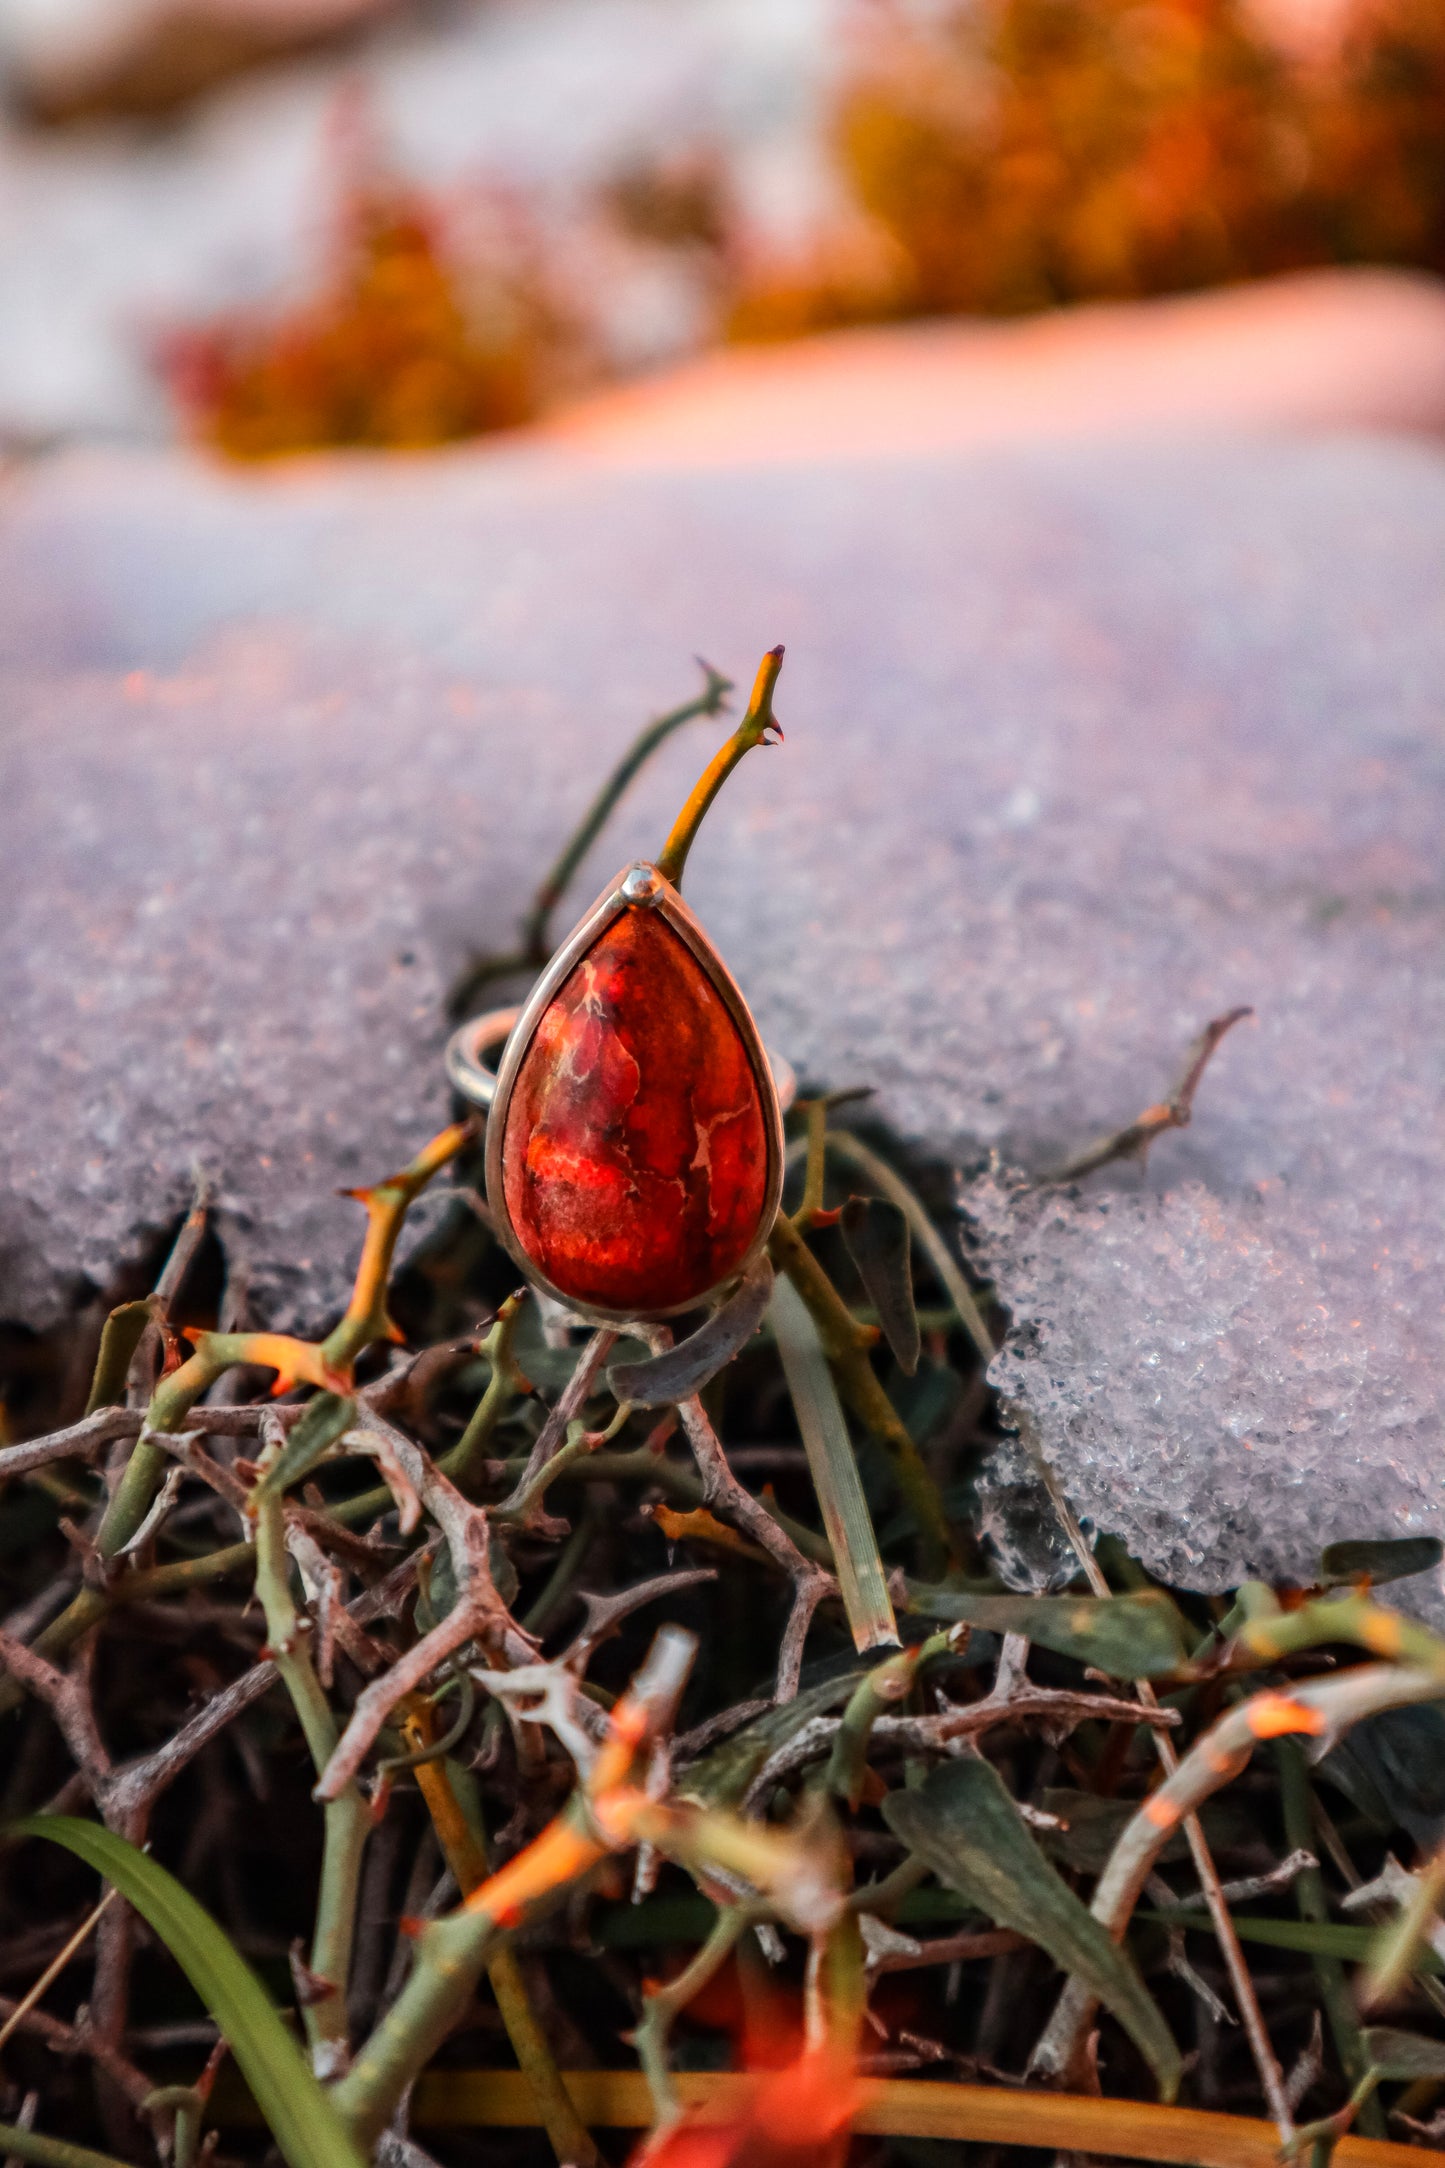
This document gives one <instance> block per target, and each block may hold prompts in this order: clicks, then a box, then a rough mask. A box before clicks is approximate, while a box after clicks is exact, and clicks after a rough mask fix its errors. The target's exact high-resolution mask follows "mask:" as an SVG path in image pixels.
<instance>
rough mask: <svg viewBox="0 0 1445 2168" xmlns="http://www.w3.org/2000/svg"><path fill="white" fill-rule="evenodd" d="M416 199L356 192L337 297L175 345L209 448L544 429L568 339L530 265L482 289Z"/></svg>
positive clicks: (218, 326) (423, 439)
mask: <svg viewBox="0 0 1445 2168" xmlns="http://www.w3.org/2000/svg"><path fill="white" fill-rule="evenodd" d="M439 228H440V219H439V216H438V214H437V212H436V211H435V210H434V208H433V207H432V206H430V205H429V204H428V203H427V202H426V201H425V200H424V199H423V198H422V197H421V196H420V195H419V194H418V193H417V192H416V191H415V190H412V189H408V188H406V187H405V186H403V185H402V184H401V183H399V182H395V181H391V180H368V181H366V182H362V183H358V184H356V185H354V186H353V187H352V189H351V190H350V191H349V194H348V199H347V203H346V206H345V213H344V218H343V225H342V234H341V238H340V242H339V244H338V247H337V250H336V262H335V264H334V267H333V268H332V270H331V272H330V275H329V277H328V279H327V281H326V283H325V287H324V290H323V291H322V293H321V294H320V295H319V296H318V297H317V298H316V299H315V300H314V301H311V302H308V303H306V304H304V305H303V306H301V307H300V308H298V309H297V310H296V311H295V312H294V313H293V314H290V315H287V316H283V317H281V318H279V319H277V320H275V321H265V320H257V319H254V318H250V317H231V318H227V319H223V320H221V321H220V322H218V323H214V324H210V325H206V326H201V327H198V328H195V329H191V330H185V331H179V332H175V333H172V334H171V336H170V337H169V338H168V339H167V340H166V341H165V343H164V347H163V350H162V354H161V364H162V368H163V370H164V373H165V375H166V376H167V378H168V380H169V382H170V384H171V387H172V389H173V391H174V392H175V394H176V396H177V398H178V399H179V401H180V403H181V405H182V407H183V409H184V410H185V412H186V413H187V414H188V416H189V417H190V420H191V423H192V426H193V428H194V429H195V432H196V434H197V435H198V436H199V437H201V438H202V439H203V440H204V441H206V442H208V443H210V444H213V445H214V446H215V447H216V448H217V449H218V450H220V451H223V452H225V453H228V454H229V455H230V456H231V457H232V458H235V459H266V458H271V457H274V456H276V455H278V454H281V453H286V452H301V451H311V450H315V449H319V448H323V447H327V446H342V445H362V446H371V447H375V448H379V449H381V448H385V449H391V450H411V449H419V448H421V447H424V446H427V445H435V444H442V443H446V442H448V441H449V440H451V439H454V438H458V437H469V436H474V435H477V434H479V433H481V432H484V431H487V430H494V429H506V428H510V427H513V426H514V425H515V424H517V423H519V422H524V421H527V420H529V419H530V418H531V417H532V416H533V415H534V414H535V413H536V412H537V410H538V407H539V405H540V404H541V400H542V386H543V381H544V378H545V376H546V373H547V370H548V367H549V365H550V363H551V361H552V359H553V358H554V356H555V352H556V350H557V349H558V347H559V346H560V345H561V344H562V343H563V341H564V332H563V327H562V326H561V323H560V320H559V318H558V316H557V314H556V312H555V311H554V310H553V309H552V307H551V305H550V304H549V302H548V301H547V299H546V297H545V295H544V293H543V291H542V286H541V281H540V279H539V278H538V277H537V276H536V274H535V272H534V271H532V270H531V269H530V268H529V267H528V266H527V264H526V263H525V261H520V262H516V263H511V264H508V265H507V266H506V267H504V268H502V267H499V266H498V265H497V264H491V265H482V266H477V267H474V268H473V269H472V270H470V271H469V273H467V274H466V275H464V274H463V273H462V272H460V271H459V270H458V269H457V268H456V267H455V266H453V265H452V264H450V263H449V262H448V260H447V258H446V256H445V254H444V252H443V248H442V244H441V238H440V232H439Z"/></svg>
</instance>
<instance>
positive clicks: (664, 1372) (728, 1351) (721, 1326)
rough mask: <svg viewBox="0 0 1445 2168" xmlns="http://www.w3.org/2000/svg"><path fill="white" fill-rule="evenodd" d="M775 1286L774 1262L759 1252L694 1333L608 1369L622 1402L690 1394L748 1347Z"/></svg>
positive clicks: (663, 1400) (644, 1404) (654, 1403)
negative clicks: (659, 1350) (673, 1344)
mask: <svg viewBox="0 0 1445 2168" xmlns="http://www.w3.org/2000/svg"><path fill="white" fill-rule="evenodd" d="M772 1292H773V1268H772V1266H771V1265H770V1264H769V1262H768V1260H767V1258H766V1257H760V1258H759V1259H758V1261H757V1263H756V1264H755V1265H754V1266H753V1269H752V1271H751V1272H749V1273H747V1274H746V1275H745V1276H744V1277H743V1278H742V1279H741V1280H739V1282H738V1284H737V1286H736V1287H735V1288H734V1289H733V1291H732V1293H731V1294H730V1295H729V1296H728V1299H727V1301H726V1302H724V1303H723V1304H722V1305H721V1306H720V1307H719V1308H718V1309H716V1310H714V1311H713V1313H712V1316H711V1317H710V1318H709V1319H708V1320H707V1323H706V1324H705V1325H700V1326H699V1327H698V1329H697V1331H696V1332H695V1333H693V1334H692V1335H691V1336H690V1338H688V1339H686V1340H680V1341H679V1342H678V1344H677V1346H676V1347H670V1348H667V1349H665V1350H664V1351H663V1353H662V1354H661V1355H649V1356H648V1357H647V1358H646V1359H645V1360H644V1361H642V1362H637V1363H614V1364H613V1365H612V1368H611V1369H610V1370H609V1371H608V1373H607V1384H608V1388H609V1390H610V1391H611V1393H612V1395H613V1397H614V1398H615V1399H616V1400H617V1401H618V1402H619V1403H620V1402H621V1401H624V1400H630V1401H631V1402H632V1405H633V1406H634V1407H635V1408H669V1407H673V1406H675V1405H676V1403H677V1402H678V1401H679V1400H690V1399H691V1398H692V1396H693V1394H694V1393H700V1392H701V1391H702V1389H703V1387H704V1385H706V1384H708V1383H709V1381H710V1380H711V1379H713V1378H715V1377H716V1376H717V1374H718V1372H719V1370H721V1369H723V1368H724V1366H725V1365H726V1364H728V1363H730V1362H731V1361H732V1359H733V1357H734V1355H736V1354H737V1353H738V1351H739V1349H740V1348H743V1347H746V1345H747V1343H748V1341H749V1340H751V1338H752V1336H753V1334H754V1333H755V1332H756V1331H757V1329H758V1327H759V1325H761V1323H762V1322H763V1313H764V1311H765V1310H766V1309H767V1307H768V1298H769V1296H770V1295H771V1294H772Z"/></svg>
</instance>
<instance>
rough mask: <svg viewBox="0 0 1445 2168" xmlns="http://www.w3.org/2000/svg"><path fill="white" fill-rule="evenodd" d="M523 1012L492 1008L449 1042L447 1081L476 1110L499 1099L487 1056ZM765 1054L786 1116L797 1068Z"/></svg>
mask: <svg viewBox="0 0 1445 2168" xmlns="http://www.w3.org/2000/svg"><path fill="white" fill-rule="evenodd" d="M521 1013H522V1010H521V1007H520V1005H519V1006H517V1007H516V1008H511V1009H488V1011H487V1013H486V1015H485V1016H474V1017H472V1018H471V1019H470V1020H469V1021H468V1022H467V1023H465V1024H460V1025H458V1027H457V1029H456V1030H455V1031H454V1032H453V1033H452V1035H451V1037H450V1038H449V1039H448V1041H447V1051H446V1057H445V1059H446V1072H447V1079H448V1081H449V1082H450V1084H451V1085H452V1087H453V1089H454V1090H456V1091H459V1092H460V1093H461V1095H462V1097H463V1099H470V1101H471V1103H472V1105H473V1106H474V1107H483V1108H485V1107H489V1106H490V1105H491V1103H492V1101H493V1100H494V1099H495V1097H496V1096H497V1072H496V1070H495V1069H494V1068H492V1067H490V1066H489V1064H488V1062H487V1061H486V1059H485V1057H486V1055H488V1054H491V1053H494V1052H495V1051H496V1050H497V1049H498V1048H500V1047H503V1046H505V1045H506V1043H507V1041H508V1039H509V1038H510V1037H511V1035H512V1027H513V1025H514V1024H515V1023H516V1021H517V1018H518V1017H519V1016H520V1015H521ZM763 1051H764V1053H765V1054H766V1055H767V1057H768V1067H769V1068H770V1069H771V1070H772V1072H773V1086H774V1089H775V1090H776V1092H777V1095H778V1109H779V1112H780V1113H783V1114H786V1113H787V1111H788V1109H789V1107H790V1106H791V1105H792V1104H793V1101H794V1100H795V1099H796V1098H797V1096H798V1079H797V1077H796V1076H795V1075H794V1073H793V1065H792V1063H791V1062H789V1061H784V1059H783V1057H782V1055H781V1054H775V1053H774V1052H773V1050H772V1048H771V1047H764V1049H763Z"/></svg>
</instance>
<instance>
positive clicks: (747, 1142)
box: [502, 910, 768, 1316]
mask: <svg viewBox="0 0 1445 2168" xmlns="http://www.w3.org/2000/svg"><path fill="white" fill-rule="evenodd" d="M506 1123H507V1126H506V1131H505V1134H504V1136H503V1140H502V1180H503V1186H504V1190H505V1195H506V1203H507V1212H508V1215H509V1216H510V1218H511V1222H512V1226H513V1228H514V1229H515V1231H516V1234H517V1237H518V1240H519V1241H520V1242H521V1245H522V1247H523V1249H524V1250H525V1251H526V1253H527V1255H528V1256H529V1257H530V1258H531V1259H532V1261H533V1262H534V1263H535V1265H536V1266H537V1268H538V1270H539V1271H540V1272H542V1273H543V1274H545V1276H546V1278H547V1279H549V1280H550V1281H551V1283H552V1285H553V1286H554V1287H556V1288H558V1289H559V1290H560V1291H561V1292H562V1293H563V1294H564V1295H570V1296H572V1297H573V1298H574V1299H575V1300H576V1301H578V1302H584V1303H592V1304H595V1305H596V1306H597V1307H598V1308H600V1309H604V1310H620V1311H626V1312H628V1313H630V1314H632V1315H636V1316H641V1315H645V1314H646V1313H647V1312H649V1311H659V1310H669V1309H671V1308H672V1307H673V1306H674V1305H675V1304H681V1303H686V1302H690V1301H693V1300H695V1299H696V1298H697V1297H699V1296H701V1295H704V1294H706V1293H707V1291H708V1290H709V1289H710V1288H712V1287H716V1286H717V1284H718V1282H719V1281H721V1280H725V1279H726V1278H727V1276H728V1274H729V1273H730V1272H732V1271H733V1270H734V1269H735V1268H736V1267H737V1266H738V1265H739V1264H740V1263H741V1262H742V1259H743V1257H744V1256H745V1255H746V1253H747V1250H748V1247H749V1245H750V1243H751V1242H752V1239H753V1237H754V1235H755V1234H756V1233H757V1228H758V1219H759V1216H760V1214H761V1212H762V1208H763V1197H764V1192H765V1189H766V1185H767V1173H768V1151H767V1130H766V1125H765V1122H764V1118H763V1107H762V1099H761V1096H760V1094H759V1090H758V1082H757V1078H756V1077H755V1076H754V1074H753V1066H752V1063H751V1061H750V1060H749V1059H748V1051H747V1048H746V1046H745V1045H744V1043H743V1039H742V1034H741V1033H740V1032H739V1030H738V1027H737V1025H736V1024H735V1023H734V1022H733V1019H732V1016H731V1015H730V1013H729V1011H728V1008H727V1004H726V1003H725V1002H724V1001H723V999H722V997H721V995H720V994H719V993H718V992H717V989H716V988H715V987H714V986H713V984H712V981H711V980H710V979H709V978H708V976H707V973H706V972H705V971H704V970H703V968H702V966H701V965H700V964H699V963H698V961H697V958H696V957H695V956H694V955H693V954H692V951H691V950H690V949H689V948H688V947H687V945H686V943H685V942H684V941H682V940H681V939H680V938H679V937H678V935H677V934H675V933H674V932H673V930H672V928H671V927H670V926H669V925H668V924H667V922H666V920H665V919H663V918H662V917H661V916H660V915H659V914H658V913H657V912H655V911H649V910H630V911H624V912H623V913H622V914H621V916H620V917H619V918H616V919H614V920H613V922H612V924H611V925H610V926H609V927H608V928H607V929H606V931H605V932H604V933H603V934H602V935H601V937H600V938H599V939H598V941H597V942H596V943H595V945H594V946H593V947H592V948H591V949H590V950H589V951H588V953H587V954H586V955H585V956H584V957H583V959H582V961H581V962H580V963H579V964H577V965H576V967H575V968H574V969H573V970H572V971H571V972H570V973H569V974H568V976H567V978H566V979H565V980H564V981H563V983H562V985H561V986H560V987H559V988H558V990H557V993H556V994H555V996H554V997H553V999H552V1001H551V1002H550V1003H549V1005H548V1007H547V1008H546V1010H545V1011H544V1012H543V1015H542V1020H541V1022H540V1023H539V1024H538V1026H537V1029H536V1032H535V1034H534V1036H533V1039H532V1043H531V1045H530V1046H529V1047H528V1049H527V1052H526V1055H525V1056H524V1058H523V1061H522V1066H521V1068H520V1069H519V1070H518V1072H517V1080H516V1082H515V1084H514V1085H513V1087H512V1093H511V1098H510V1100H509V1102H508V1106H507V1116H506Z"/></svg>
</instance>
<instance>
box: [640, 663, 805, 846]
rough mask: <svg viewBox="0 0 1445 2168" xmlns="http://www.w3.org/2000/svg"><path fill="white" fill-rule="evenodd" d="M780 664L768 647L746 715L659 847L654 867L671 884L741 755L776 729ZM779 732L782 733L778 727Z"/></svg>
mask: <svg viewBox="0 0 1445 2168" xmlns="http://www.w3.org/2000/svg"><path fill="white" fill-rule="evenodd" d="M782 667H783V650H782V648H781V647H770V648H769V649H768V652H767V654H766V655H764V657H763V659H762V661H761V663H759V665H758V674H757V677H756V678H755V679H754V680H753V690H752V697H751V698H750V699H749V701H748V711H747V713H746V715H745V716H744V717H743V719H742V721H741V722H740V723H739V724H738V727H737V729H736V730H735V731H734V732H733V734H732V736H731V737H730V738H729V739H728V741H727V744H726V745H724V746H723V747H722V748H721V749H720V750H719V751H718V752H717V753H716V754H715V755H714V756H713V759H712V760H711V761H710V762H709V764H708V766H707V767H706V769H705V770H704V771H703V773H702V775H701V776H700V777H699V778H698V781H697V782H696V783H695V784H694V786H693V790H692V795H691V797H690V798H689V799H688V801H687V804H686V805H685V806H684V807H683V809H682V811H681V812H680V813H679V814H678V816H677V819H676V820H675V821H674V822H673V824H672V833H671V835H670V836H669V837H668V839H667V841H666V843H665V844H664V845H663V847H662V854H661V856H660V857H659V859H658V861H657V870H658V872H659V873H660V874H661V875H662V876H663V878H664V879H665V880H668V881H671V883H672V885H673V887H674V888H677V887H679V886H680V885H681V882H682V869H683V867H684V866H685V865H686V864H687V854H688V852H689V851H690V850H691V849H692V845H693V838H694V837H695V836H696V834H697V832H698V830H699V828H701V826H702V824H703V822H704V820H705V819H706V818H707V812H708V808H709V807H710V806H711V804H712V802H713V800H714V798H716V796H717V794H718V792H719V791H720V790H721V789H722V787H723V785H724V783H725V782H726V781H727V779H728V777H729V776H730V775H731V774H732V772H733V770H734V768H735V767H736V766H737V764H738V762H739V761H740V760H741V759H742V757H743V755H744V754H745V753H750V752H751V751H752V749H753V747H754V746H755V745H762V744H764V743H766V741H767V733H768V732H769V730H777V729H778V725H777V724H776V722H774V720H773V688H774V686H775V685H776V684H777V682H778V672H779V671H780V670H781V669H782ZM778 734H779V736H781V735H782V733H781V731H779V733H778Z"/></svg>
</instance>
